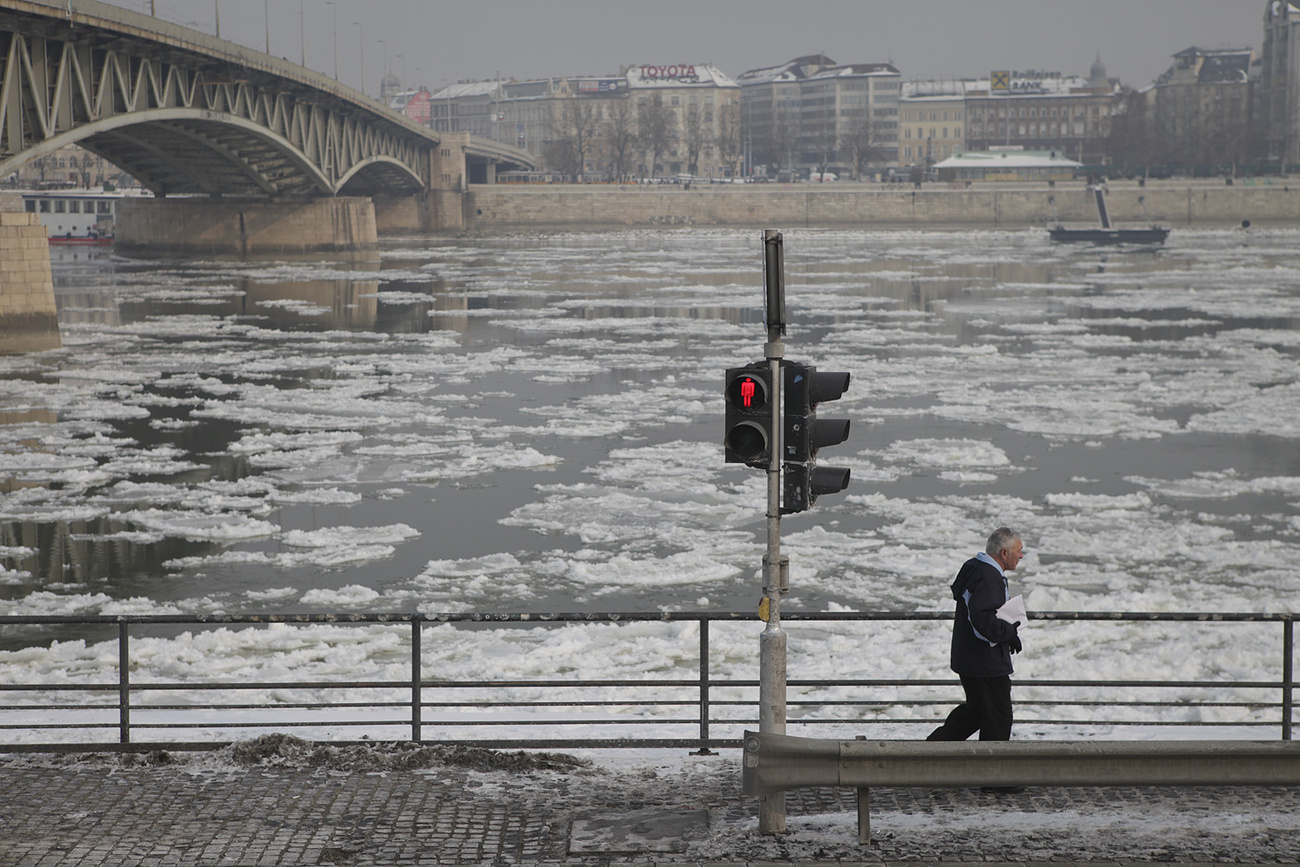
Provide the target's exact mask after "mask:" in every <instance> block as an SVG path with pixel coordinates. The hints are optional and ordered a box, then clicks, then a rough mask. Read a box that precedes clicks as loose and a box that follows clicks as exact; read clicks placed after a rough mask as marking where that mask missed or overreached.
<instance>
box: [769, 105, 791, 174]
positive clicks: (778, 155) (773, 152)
mask: <svg viewBox="0 0 1300 867" xmlns="http://www.w3.org/2000/svg"><path fill="white" fill-rule="evenodd" d="M798 145H799V121H798V118H797V117H795V115H794V113H793V112H791V111H789V110H788V109H782V108H778V109H777V110H776V111H774V112H773V113H772V127H771V129H769V130H768V131H767V152H768V158H769V159H770V160H771V161H772V170H773V171H775V172H779V171H780V170H781V167H782V166H791V165H793V163H794V152H795V149H796V148H797V147H798Z"/></svg>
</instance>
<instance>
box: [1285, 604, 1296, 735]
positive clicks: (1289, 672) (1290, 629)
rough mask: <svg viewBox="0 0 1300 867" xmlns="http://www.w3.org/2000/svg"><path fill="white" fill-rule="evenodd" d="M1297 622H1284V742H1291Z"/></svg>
mask: <svg viewBox="0 0 1300 867" xmlns="http://www.w3.org/2000/svg"><path fill="white" fill-rule="evenodd" d="M1294 657H1295V621H1293V620H1290V619H1287V620H1283V621H1282V740H1284V741H1289V740H1291V708H1292V700H1293V696H1292V684H1293V683H1294V682H1295V668H1294V665H1295V664H1294V662H1293V659H1294Z"/></svg>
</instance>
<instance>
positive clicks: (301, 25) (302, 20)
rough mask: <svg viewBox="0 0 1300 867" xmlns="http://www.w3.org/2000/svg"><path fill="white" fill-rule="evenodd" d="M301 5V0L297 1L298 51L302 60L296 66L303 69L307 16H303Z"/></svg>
mask: <svg viewBox="0 0 1300 867" xmlns="http://www.w3.org/2000/svg"><path fill="white" fill-rule="evenodd" d="M302 4H303V0H298V49H299V51H301V52H302V59H301V60H300V61H299V63H298V65H299V66H302V67H304V68H305V67H306V66H307V24H306V20H307V16H306V15H304V14H303V10H302Z"/></svg>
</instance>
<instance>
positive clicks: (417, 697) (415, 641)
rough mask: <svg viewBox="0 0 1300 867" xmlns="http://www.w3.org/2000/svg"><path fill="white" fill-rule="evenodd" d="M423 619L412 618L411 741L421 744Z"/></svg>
mask: <svg viewBox="0 0 1300 867" xmlns="http://www.w3.org/2000/svg"><path fill="white" fill-rule="evenodd" d="M422 620H423V618H422V617H421V616H420V615H418V614H417V615H415V616H414V617H412V618H411V740H412V741H414V742H415V743H417V744H418V743H419V742H420V736H421V735H422V734H423V721H422V719H421V716H420V703H421V702H422V701H423V698H422V696H421V694H420V628H421V625H422V623H421V621H422Z"/></svg>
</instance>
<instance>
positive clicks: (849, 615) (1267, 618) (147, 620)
mask: <svg viewBox="0 0 1300 867" xmlns="http://www.w3.org/2000/svg"><path fill="white" fill-rule="evenodd" d="M1030 616H1031V618H1032V619H1034V620H1117V621H1124V620H1128V621H1166V622H1178V623H1285V622H1293V621H1295V620H1296V619H1298V618H1300V615H1297V614H1295V613H1292V612H1285V611H1259V612H1178V611H1033V612H1030ZM952 618H953V614H952V612H951V611H791V612H786V611H782V612H781V619H782V620H789V621H801V622H818V621H824V622H837V621H838V622H843V621H881V620H952ZM757 620H758V617H757V615H756V614H755V613H754V612H753V611H646V612H617V613H615V612H611V613H589V612H567V613H566V612H555V613H530V612H523V613H484V612H439V613H436V614H420V613H371V614H335V613H313V614H85V615H65V614H31V615H15V614H6V615H0V626H9V625H17V626H43V625H60V624H63V625H69V624H84V625H94V624H117V623H131V624H160V625H166V624H232V623H233V624H250V625H256V624H312V623H321V624H334V625H339V624H342V625H347V624H354V623H374V624H385V623H394V624H401V623H407V624H409V623H411V622H413V621H419V622H423V623H429V624H439V623H520V624H525V625H536V624H546V623H638V622H641V623H644V622H663V623H674V622H690V621H712V622H719V621H730V622H745V621H750V622H754V621H757Z"/></svg>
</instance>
